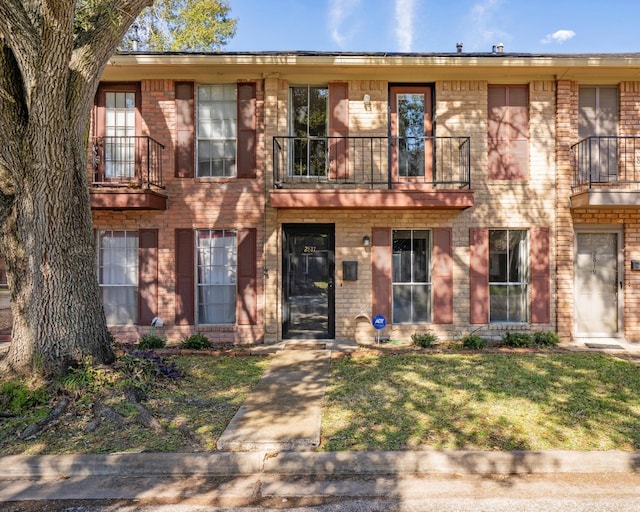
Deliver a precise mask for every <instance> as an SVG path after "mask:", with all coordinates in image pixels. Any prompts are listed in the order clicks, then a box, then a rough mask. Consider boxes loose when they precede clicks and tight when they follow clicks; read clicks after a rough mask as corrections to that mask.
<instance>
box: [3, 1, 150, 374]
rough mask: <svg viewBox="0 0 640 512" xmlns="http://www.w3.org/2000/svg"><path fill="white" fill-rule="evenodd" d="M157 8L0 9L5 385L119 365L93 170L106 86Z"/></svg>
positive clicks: (111, 4)
mask: <svg viewBox="0 0 640 512" xmlns="http://www.w3.org/2000/svg"><path fill="white" fill-rule="evenodd" d="M151 3H152V0H118V1H116V0H95V1H92V2H86V1H84V0H82V1H80V0H56V1H47V2H43V1H40V0H29V1H25V0H2V1H0V113H1V114H0V249H1V252H2V256H3V257H4V260H5V266H6V270H7V280H8V284H9V291H10V296H11V311H12V314H13V340H12V343H11V346H10V348H9V352H8V354H7V355H6V356H5V358H4V359H2V361H0V375H4V374H6V373H15V374H23V375H28V374H31V373H33V372H37V373H40V374H42V375H44V376H52V375H60V374H62V373H64V372H65V371H66V370H67V368H68V366H69V365H70V364H72V363H73V362H77V361H81V360H83V359H85V358H87V357H92V358H93V359H94V361H95V362H96V363H110V362H112V361H113V359H114V354H113V348H112V347H111V344H110V339H109V333H108V331H107V326H106V320H105V316H104V312H103V309H102V300H101V297H100V289H99V286H98V281H97V274H96V265H95V259H94V249H93V231H92V223H91V209H90V204H89V187H88V182H87V181H88V180H87V168H86V144H87V139H86V136H87V132H88V130H87V127H88V126H87V125H88V120H89V113H90V111H91V104H92V100H93V97H94V95H95V92H96V89H97V87H98V82H99V80H100V75H101V74H102V70H103V69H104V66H105V65H106V63H107V60H108V58H109V56H110V55H111V54H112V53H113V52H114V51H115V49H116V48H117V46H118V44H119V42H120V41H121V40H122V37H123V36H124V33H125V32H126V30H127V28H128V27H129V25H130V24H131V23H132V22H133V20H134V19H135V18H136V16H137V15H138V13H139V12H140V11H141V10H142V8H143V7H145V6H147V5H151Z"/></svg>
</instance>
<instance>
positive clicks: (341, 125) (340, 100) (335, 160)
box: [329, 82, 349, 180]
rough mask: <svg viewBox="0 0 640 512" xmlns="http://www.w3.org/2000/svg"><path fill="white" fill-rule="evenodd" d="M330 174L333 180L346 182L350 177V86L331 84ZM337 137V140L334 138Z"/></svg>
mask: <svg viewBox="0 0 640 512" xmlns="http://www.w3.org/2000/svg"><path fill="white" fill-rule="evenodd" d="M329 136H330V137H332V138H331V139H329V160H330V164H329V172H330V176H331V178H332V179H338V180H344V179H346V178H347V177H348V175H349V151H348V140H347V137H349V86H348V84H346V83H337V82H336V83H331V84H329ZM333 137H335V138H333Z"/></svg>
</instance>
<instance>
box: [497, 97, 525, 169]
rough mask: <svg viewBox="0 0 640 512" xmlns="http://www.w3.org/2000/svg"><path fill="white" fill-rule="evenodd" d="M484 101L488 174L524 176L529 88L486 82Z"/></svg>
mask: <svg viewBox="0 0 640 512" xmlns="http://www.w3.org/2000/svg"><path fill="white" fill-rule="evenodd" d="M488 102H489V104H488V120H487V132H488V133H487V139H488V144H489V154H488V160H489V161H488V164H489V168H488V177H489V179H496V180H513V179H526V178H527V176H528V175H529V87H528V86H526V85H490V86H489V90H488Z"/></svg>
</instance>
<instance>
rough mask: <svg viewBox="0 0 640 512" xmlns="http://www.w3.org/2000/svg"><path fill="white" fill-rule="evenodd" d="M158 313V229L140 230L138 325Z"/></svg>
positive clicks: (147, 321) (148, 320) (147, 322)
mask: <svg viewBox="0 0 640 512" xmlns="http://www.w3.org/2000/svg"><path fill="white" fill-rule="evenodd" d="M157 314H158V230H157V229H141V230H140V231H139V232H138V325H151V320H153V317H155V316H157Z"/></svg>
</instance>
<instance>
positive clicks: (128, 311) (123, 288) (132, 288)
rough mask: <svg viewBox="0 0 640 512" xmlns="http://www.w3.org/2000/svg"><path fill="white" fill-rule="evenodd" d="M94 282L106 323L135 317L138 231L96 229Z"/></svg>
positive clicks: (126, 321)
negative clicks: (96, 283) (97, 285)
mask: <svg viewBox="0 0 640 512" xmlns="http://www.w3.org/2000/svg"><path fill="white" fill-rule="evenodd" d="M97 249H98V265H97V266H98V283H99V284H100V289H101V290H102V305H103V308H104V314H105V316H106V318H107V324H109V325H126V324H135V323H136V322H137V318H138V232H137V231H99V232H98V243H97Z"/></svg>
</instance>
